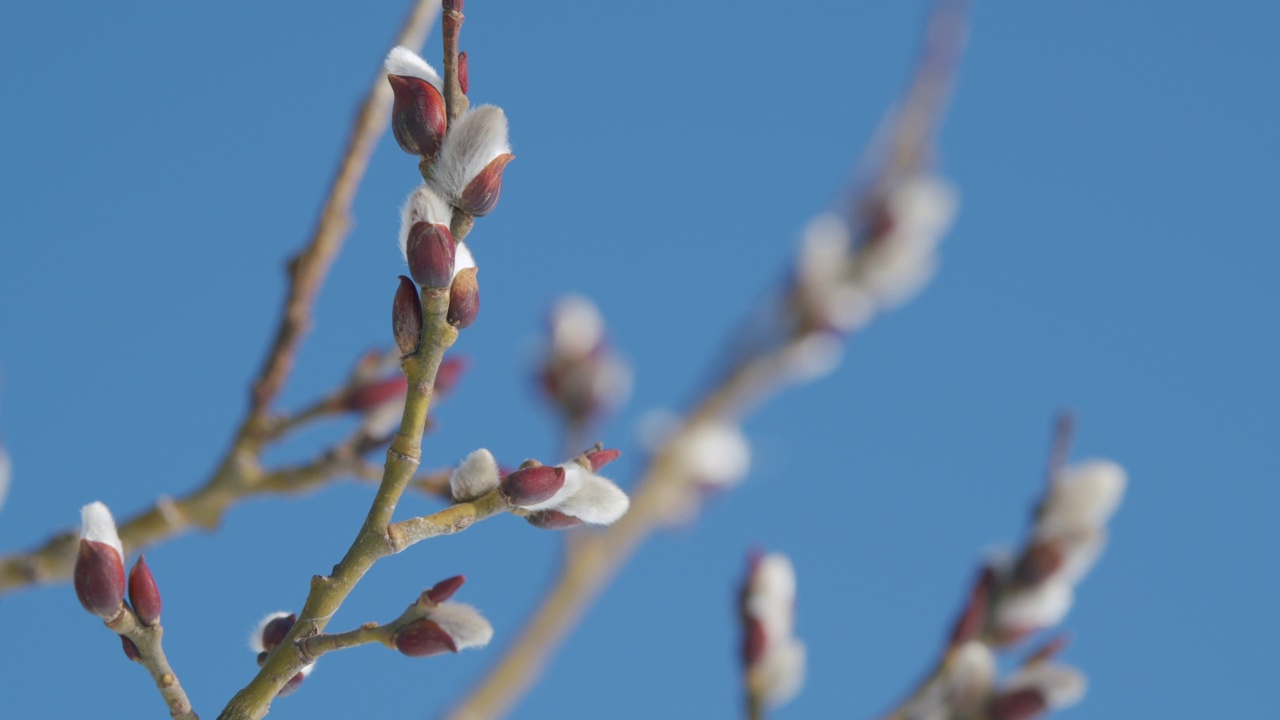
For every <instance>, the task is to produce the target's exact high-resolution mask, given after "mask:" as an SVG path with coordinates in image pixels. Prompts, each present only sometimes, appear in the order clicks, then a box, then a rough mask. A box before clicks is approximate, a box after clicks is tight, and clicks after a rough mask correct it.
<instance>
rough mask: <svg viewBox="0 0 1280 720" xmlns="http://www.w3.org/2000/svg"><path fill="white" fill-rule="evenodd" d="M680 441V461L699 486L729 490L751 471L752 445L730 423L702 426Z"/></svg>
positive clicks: (685, 435) (688, 432)
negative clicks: (728, 488)
mask: <svg viewBox="0 0 1280 720" xmlns="http://www.w3.org/2000/svg"><path fill="white" fill-rule="evenodd" d="M677 442H678V443H679V445H678V450H677V452H678V453H679V455H678V457H679V458H680V462H681V463H682V464H683V465H684V467H685V469H686V470H687V471H688V472H689V475H690V476H692V477H693V478H694V479H695V480H696V481H697V482H699V483H703V484H705V485H710V486H715V487H727V486H730V485H733V484H734V483H736V482H738V481H739V480H741V479H742V478H743V477H744V476H745V475H746V474H747V471H748V470H749V469H750V468H751V445H750V444H749V443H748V442H747V439H746V437H744V436H743V434H742V431H740V430H739V429H738V428H737V427H736V426H734V425H731V424H729V423H725V422H705V423H699V424H697V425H695V426H694V427H693V428H691V429H689V430H687V431H686V432H685V434H684V435H683V436H682V437H681V438H680V439H679V440H678V441H677Z"/></svg>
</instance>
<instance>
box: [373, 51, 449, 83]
mask: <svg viewBox="0 0 1280 720" xmlns="http://www.w3.org/2000/svg"><path fill="white" fill-rule="evenodd" d="M383 67H385V68H386V69H387V73H389V74H391V75H407V76H409V77H416V78H422V79H423V80H426V81H427V82H429V83H431V84H432V85H435V86H436V89H437V90H440V91H442V92H443V91H444V81H443V80H441V79H440V73H437V72H436V69H435V68H433V67H431V65H430V63H428V62H427V61H426V60H423V59H422V57H421V56H420V55H418V53H416V52H414V51H412V50H410V49H409V48H407V47H405V46H403V45H397V46H396V47H394V48H392V49H391V52H389V53H387V59H386V61H385V62H384V63H383Z"/></svg>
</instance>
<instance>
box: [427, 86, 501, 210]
mask: <svg viewBox="0 0 1280 720" xmlns="http://www.w3.org/2000/svg"><path fill="white" fill-rule="evenodd" d="M509 152H511V145H510V144H509V143H508V142H507V116H506V115H505V114H504V113H503V112H502V108H500V107H498V106H496V105H481V106H479V107H474V108H471V109H470V110H468V111H466V112H465V113H463V114H462V116H461V117H459V118H458V119H457V121H455V122H454V124H453V127H451V128H449V134H448V135H446V136H445V138H444V143H443V144H442V145H441V146H440V155H439V156H438V157H437V158H436V163H435V165H434V166H432V168H431V180H430V182H431V185H432V187H433V188H434V189H435V191H436V192H437V193H439V194H440V196H441V197H443V198H444V199H445V200H447V201H448V202H449V203H451V204H454V205H457V204H458V200H459V198H461V197H462V191H463V190H465V189H466V187H467V185H468V184H469V183H470V182H471V181H472V180H473V179H474V178H475V176H476V175H479V174H480V171H482V170H484V169H485V166H487V165H488V164H489V163H490V162H492V161H493V159H494V158H496V157H498V156H499V155H502V154H504V153H509Z"/></svg>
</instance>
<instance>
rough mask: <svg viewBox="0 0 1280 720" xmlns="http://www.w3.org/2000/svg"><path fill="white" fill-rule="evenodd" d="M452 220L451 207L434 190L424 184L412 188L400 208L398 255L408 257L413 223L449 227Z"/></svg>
mask: <svg viewBox="0 0 1280 720" xmlns="http://www.w3.org/2000/svg"><path fill="white" fill-rule="evenodd" d="M452 220H453V208H452V207H450V206H449V203H448V202H446V201H445V200H444V199H443V198H441V197H440V196H439V195H437V194H436V193H435V191H433V190H432V189H431V188H430V187H428V186H426V185H419V186H418V187H416V188H414V190H413V192H411V193H409V197H408V198H406V199H405V201H404V207H402V208H400V255H401V256H402V257H404V258H405V259H406V260H407V259H408V257H409V230H410V229H412V228H413V225H414V223H419V222H428V223H431V224H432V225H444V226H445V227H449V223H450V222H451V221H452ZM455 252H456V251H455ZM456 266H457V261H456V256H455V267H456Z"/></svg>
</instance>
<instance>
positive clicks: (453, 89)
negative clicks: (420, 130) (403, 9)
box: [440, 10, 470, 235]
mask: <svg viewBox="0 0 1280 720" xmlns="http://www.w3.org/2000/svg"><path fill="white" fill-rule="evenodd" d="M463 19H464V18H463V15H462V13H460V12H458V11H457V10H445V11H444V14H443V15H442V16H441V17H440V34H441V36H442V38H443V40H444V105H445V108H446V110H447V112H446V114H447V115H448V117H449V125H450V127H452V126H453V121H454V120H456V119H458V116H460V115H462V113H464V112H466V110H467V106H468V105H470V101H469V100H467V96H466V95H464V94H463V93H462V82H461V81H460V80H459V78H458V34H459V32H460V31H461V30H462V21H463ZM464 234H465V233H464ZM455 235H456V233H455Z"/></svg>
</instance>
